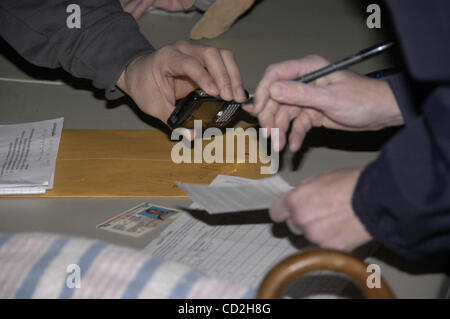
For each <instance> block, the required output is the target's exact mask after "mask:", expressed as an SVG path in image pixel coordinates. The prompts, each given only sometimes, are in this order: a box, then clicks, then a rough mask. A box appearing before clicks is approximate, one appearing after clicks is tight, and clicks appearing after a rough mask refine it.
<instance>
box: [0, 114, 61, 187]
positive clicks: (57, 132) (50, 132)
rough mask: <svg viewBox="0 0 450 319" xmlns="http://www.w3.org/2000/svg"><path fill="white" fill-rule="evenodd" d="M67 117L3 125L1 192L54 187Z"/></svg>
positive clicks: (1, 132)
mask: <svg viewBox="0 0 450 319" xmlns="http://www.w3.org/2000/svg"><path fill="white" fill-rule="evenodd" d="M63 121H64V119H63V118H58V119H53V120H47V121H41V122H33V123H25V124H12V125H0V194H21V193H23V194H33V190H35V193H42V192H43V189H44V190H45V189H51V188H52V187H53V177H54V172H55V163H56V156H57V154H58V148H59V141H60V139H61V132H62V127H63Z"/></svg>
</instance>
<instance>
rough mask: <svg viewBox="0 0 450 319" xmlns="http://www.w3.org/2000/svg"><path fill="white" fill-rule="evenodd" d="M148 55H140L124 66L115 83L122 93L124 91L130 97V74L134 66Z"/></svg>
mask: <svg viewBox="0 0 450 319" xmlns="http://www.w3.org/2000/svg"><path fill="white" fill-rule="evenodd" d="M147 55H148V54H147V53H146V54H142V55H139V56H137V57H136V58H134V59H133V60H132V61H131V62H130V63H128V64H127V65H126V66H125V69H124V70H123V71H122V73H121V74H120V76H119V79H118V80H117V82H116V86H117V87H118V88H120V89H121V90H122V91H124V92H125V93H126V94H128V95H130V88H131V87H132V85H130V83H129V82H130V73H131V72H132V70H133V69H134V65H135V64H136V63H138V62H139V61H140V60H141V59H142V58H144V57H146V56H147Z"/></svg>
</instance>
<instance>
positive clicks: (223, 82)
mask: <svg viewBox="0 0 450 319" xmlns="http://www.w3.org/2000/svg"><path fill="white" fill-rule="evenodd" d="M198 50H199V51H202V52H201V53H200V54H201V56H202V57H203V59H202V60H203V61H204V64H205V66H206V68H207V70H208V71H209V73H210V74H211V75H212V77H213V79H214V81H215V82H216V84H217V87H218V88H219V89H220V96H221V97H222V98H223V99H224V100H226V101H231V100H232V99H233V97H234V96H233V89H232V86H231V77H230V74H229V73H228V70H227V67H226V66H225V62H224V60H223V59H222V54H221V53H220V51H219V49H217V48H214V47H209V48H206V49H203V48H202V49H200V48H199V49H198Z"/></svg>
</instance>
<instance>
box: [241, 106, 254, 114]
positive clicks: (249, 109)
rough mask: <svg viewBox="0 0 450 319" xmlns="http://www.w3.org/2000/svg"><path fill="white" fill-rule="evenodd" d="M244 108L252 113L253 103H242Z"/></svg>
mask: <svg viewBox="0 0 450 319" xmlns="http://www.w3.org/2000/svg"><path fill="white" fill-rule="evenodd" d="M242 108H243V109H244V111H246V112H248V113H251V112H252V110H253V105H252V104H244V105H242Z"/></svg>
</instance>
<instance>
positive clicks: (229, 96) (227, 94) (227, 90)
mask: <svg viewBox="0 0 450 319" xmlns="http://www.w3.org/2000/svg"><path fill="white" fill-rule="evenodd" d="M223 95H224V96H223V97H224V98H225V99H226V100H232V99H233V91H232V90H231V86H229V85H227V86H226V87H225V88H224V89H223Z"/></svg>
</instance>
